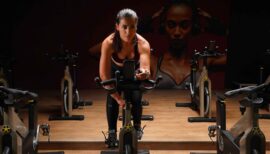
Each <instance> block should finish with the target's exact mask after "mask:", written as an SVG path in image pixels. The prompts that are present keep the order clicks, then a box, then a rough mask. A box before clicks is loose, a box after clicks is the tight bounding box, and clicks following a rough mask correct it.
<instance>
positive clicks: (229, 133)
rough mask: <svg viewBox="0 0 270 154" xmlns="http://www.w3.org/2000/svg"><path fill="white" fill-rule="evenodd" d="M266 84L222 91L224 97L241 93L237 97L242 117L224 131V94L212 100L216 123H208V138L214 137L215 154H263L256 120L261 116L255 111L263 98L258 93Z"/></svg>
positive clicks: (260, 133) (263, 140) (260, 134)
mask: <svg viewBox="0 0 270 154" xmlns="http://www.w3.org/2000/svg"><path fill="white" fill-rule="evenodd" d="M267 87H269V83H263V84H260V85H258V86H248V87H244V88H239V89H236V90H231V91H228V92H226V93H225V96H226V97H233V96H237V95H239V94H244V95H245V96H246V97H244V98H243V99H242V100H240V101H239V102H240V111H241V112H242V114H243V115H242V117H241V118H240V119H239V120H238V121H237V122H236V123H235V124H234V125H233V126H232V127H231V129H230V130H226V104H225V103H226V101H225V97H223V96H218V100H217V103H216V109H217V122H216V125H214V126H209V128H208V130H209V136H210V138H212V137H215V136H216V143H217V153H218V154H228V153H232V154H265V144H266V141H265V136H264V134H263V132H262V131H261V129H260V127H259V123H258V120H259V118H261V115H260V114H259V113H258V110H259V107H260V106H261V105H262V102H263V99H262V98H260V97H258V93H259V92H260V91H262V90H263V89H265V88H267Z"/></svg>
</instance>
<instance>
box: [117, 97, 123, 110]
mask: <svg viewBox="0 0 270 154" xmlns="http://www.w3.org/2000/svg"><path fill="white" fill-rule="evenodd" d="M116 102H117V103H118V104H119V106H120V107H121V108H122V109H123V108H124V107H125V101H124V100H123V98H122V97H119V98H118V99H117V100H116Z"/></svg>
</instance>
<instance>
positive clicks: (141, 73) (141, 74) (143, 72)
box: [135, 69, 150, 80]
mask: <svg viewBox="0 0 270 154" xmlns="http://www.w3.org/2000/svg"><path fill="white" fill-rule="evenodd" d="M135 77H136V79H137V80H146V79H149V77H150V71H148V70H147V69H139V70H138V71H137V73H136V75H135Z"/></svg>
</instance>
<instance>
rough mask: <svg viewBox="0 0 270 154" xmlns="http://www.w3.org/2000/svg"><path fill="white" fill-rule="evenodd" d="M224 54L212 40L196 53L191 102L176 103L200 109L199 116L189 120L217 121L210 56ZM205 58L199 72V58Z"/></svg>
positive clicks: (191, 81)
mask: <svg viewBox="0 0 270 154" xmlns="http://www.w3.org/2000/svg"><path fill="white" fill-rule="evenodd" d="M223 55H224V54H222V53H219V52H218V51H217V46H216V45H215V41H210V44H209V46H208V47H205V49H204V51H203V52H197V51H196V50H195V53H194V55H193V57H192V60H191V65H190V66H191V72H190V83H188V88H189V89H190V95H191V102H190V103H176V107H190V108H191V109H193V110H197V111H199V114H200V116H199V117H189V118H188V121H189V122H215V118H214V117H212V108H211V96H212V89H211V80H210V78H209V77H208V65H207V58H208V57H219V56H223ZM200 58H202V59H203V66H202V70H201V72H198V68H199V59H200Z"/></svg>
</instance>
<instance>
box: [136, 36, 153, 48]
mask: <svg viewBox="0 0 270 154" xmlns="http://www.w3.org/2000/svg"><path fill="white" fill-rule="evenodd" d="M136 35H137V39H138V46H139V47H142V48H149V49H150V44H149V42H148V41H147V40H146V39H145V38H144V37H142V36H141V35H140V34H136Z"/></svg>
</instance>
